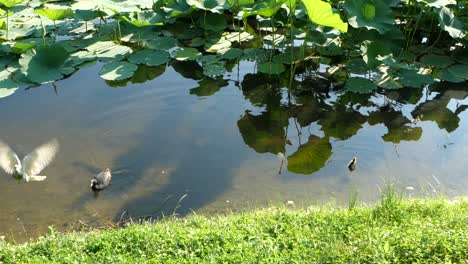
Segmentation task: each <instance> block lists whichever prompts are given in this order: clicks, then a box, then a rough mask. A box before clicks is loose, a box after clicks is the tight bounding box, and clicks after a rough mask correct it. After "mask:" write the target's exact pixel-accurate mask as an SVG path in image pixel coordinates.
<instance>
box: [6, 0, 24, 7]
mask: <svg viewBox="0 0 468 264" xmlns="http://www.w3.org/2000/svg"><path fill="white" fill-rule="evenodd" d="M25 1H26V0H0V4H1V5H3V6H4V7H6V8H12V7H14V6H17V5H19V4H21V3H23V2H25Z"/></svg>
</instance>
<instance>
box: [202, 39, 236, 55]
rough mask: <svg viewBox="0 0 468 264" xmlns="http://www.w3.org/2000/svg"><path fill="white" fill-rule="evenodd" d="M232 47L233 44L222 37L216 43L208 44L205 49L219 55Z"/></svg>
mask: <svg viewBox="0 0 468 264" xmlns="http://www.w3.org/2000/svg"><path fill="white" fill-rule="evenodd" d="M231 45H232V43H231V42H230V41H228V40H227V39H225V38H224V37H221V38H220V39H219V40H218V41H217V42H216V43H212V42H210V43H206V44H205V49H206V51H207V52H211V53H217V52H218V51H221V50H226V49H229V48H230V47H231Z"/></svg>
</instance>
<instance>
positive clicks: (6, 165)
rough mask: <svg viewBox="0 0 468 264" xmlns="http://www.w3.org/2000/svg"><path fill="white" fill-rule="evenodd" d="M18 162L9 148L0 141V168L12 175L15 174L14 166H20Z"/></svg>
mask: <svg viewBox="0 0 468 264" xmlns="http://www.w3.org/2000/svg"><path fill="white" fill-rule="evenodd" d="M20 164H21V163H20V160H19V158H18V156H17V155H16V153H15V152H13V150H11V148H10V147H9V146H8V145H7V144H5V143H4V142H3V141H0V167H2V169H3V170H4V171H5V172H6V173H8V174H10V175H12V174H13V173H14V172H15V165H20Z"/></svg>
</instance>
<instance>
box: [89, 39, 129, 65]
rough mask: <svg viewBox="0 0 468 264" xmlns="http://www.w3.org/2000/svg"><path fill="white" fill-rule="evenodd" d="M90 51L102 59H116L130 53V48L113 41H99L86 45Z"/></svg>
mask: <svg viewBox="0 0 468 264" xmlns="http://www.w3.org/2000/svg"><path fill="white" fill-rule="evenodd" d="M86 49H87V50H88V51H90V52H93V53H94V54H95V55H96V57H97V58H98V59H100V60H102V61H118V60H121V59H123V58H125V56H126V55H127V54H130V53H132V49H131V48H129V47H127V46H122V45H119V44H116V43H114V42H113V41H99V42H96V43H94V44H91V45H90V46H88V47H86Z"/></svg>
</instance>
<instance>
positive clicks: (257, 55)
mask: <svg viewBox="0 0 468 264" xmlns="http://www.w3.org/2000/svg"><path fill="white" fill-rule="evenodd" d="M269 58H270V52H269V51H268V50H266V49H256V48H250V49H244V55H243V56H242V59H243V60H250V61H257V62H267V61H268V59H269Z"/></svg>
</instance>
